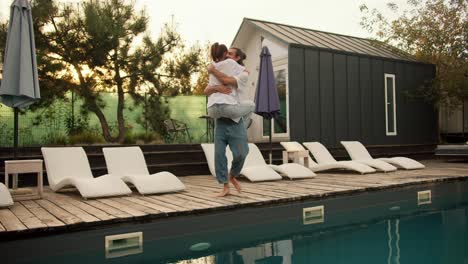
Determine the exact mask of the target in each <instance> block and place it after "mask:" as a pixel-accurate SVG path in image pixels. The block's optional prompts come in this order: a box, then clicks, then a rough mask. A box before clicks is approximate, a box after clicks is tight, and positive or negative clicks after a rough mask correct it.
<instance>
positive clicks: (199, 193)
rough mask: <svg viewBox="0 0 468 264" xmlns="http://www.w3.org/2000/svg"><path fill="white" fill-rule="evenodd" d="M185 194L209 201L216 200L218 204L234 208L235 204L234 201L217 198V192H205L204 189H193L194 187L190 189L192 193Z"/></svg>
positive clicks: (186, 192)
mask: <svg viewBox="0 0 468 264" xmlns="http://www.w3.org/2000/svg"><path fill="white" fill-rule="evenodd" d="M184 194H185V195H188V196H191V197H195V198H200V199H204V200H208V201H213V200H216V202H217V203H220V204H222V205H223V206H232V205H233V204H235V203H233V202H232V201H227V200H224V199H219V198H220V197H216V195H215V192H211V191H205V190H203V189H197V187H192V186H191V187H190V191H185V192H184ZM216 194H217V193H216ZM221 198H222V197H221Z"/></svg>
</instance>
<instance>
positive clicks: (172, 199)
mask: <svg viewBox="0 0 468 264" xmlns="http://www.w3.org/2000/svg"><path fill="white" fill-rule="evenodd" d="M148 197H149V198H152V199H156V200H158V201H162V202H165V203H169V204H173V205H176V206H180V207H181V208H185V210H187V209H188V210H196V209H204V208H207V207H209V206H206V205H204V204H200V203H194V202H192V201H190V200H187V199H183V198H180V197H178V196H176V195H174V194H166V195H158V196H148Z"/></svg>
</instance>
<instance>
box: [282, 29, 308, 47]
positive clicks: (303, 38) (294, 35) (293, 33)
mask: <svg viewBox="0 0 468 264" xmlns="http://www.w3.org/2000/svg"><path fill="white" fill-rule="evenodd" d="M278 27H279V28H281V29H282V30H284V32H285V33H287V34H288V36H290V37H291V38H294V39H298V40H299V41H300V43H302V44H304V45H308V46H312V47H313V46H315V45H314V43H313V41H310V40H309V39H308V38H307V37H306V36H305V35H304V34H301V32H298V31H296V30H294V29H293V28H291V27H286V26H278Z"/></svg>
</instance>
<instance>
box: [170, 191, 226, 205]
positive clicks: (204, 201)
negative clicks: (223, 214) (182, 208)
mask: <svg viewBox="0 0 468 264" xmlns="http://www.w3.org/2000/svg"><path fill="white" fill-rule="evenodd" d="M178 196H179V197H182V198H186V199H187V200H190V201H192V202H198V203H202V204H206V205H207V206H210V207H212V208H214V207H222V206H224V204H223V203H220V202H217V201H213V200H212V199H211V198H207V197H203V196H201V197H200V196H197V195H195V193H189V192H184V193H181V194H178Z"/></svg>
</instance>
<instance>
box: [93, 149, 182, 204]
mask: <svg viewBox="0 0 468 264" xmlns="http://www.w3.org/2000/svg"><path fill="white" fill-rule="evenodd" d="M102 152H103V153H104V158H105V159H106V165H107V172H108V173H109V174H110V175H112V176H116V177H119V178H121V179H122V180H123V181H124V182H127V183H131V184H133V186H135V188H136V189H137V190H138V192H139V193H140V194H142V195H145V194H156V193H167V192H178V191H182V190H184V189H185V185H184V184H183V183H182V182H181V181H180V180H179V179H178V178H177V177H176V176H175V175H174V174H172V173H170V172H167V171H162V172H158V173H155V174H151V175H150V173H149V171H148V167H147V165H146V161H145V156H144V155H143V152H142V151H141V149H140V147H115V148H103V149H102Z"/></svg>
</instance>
